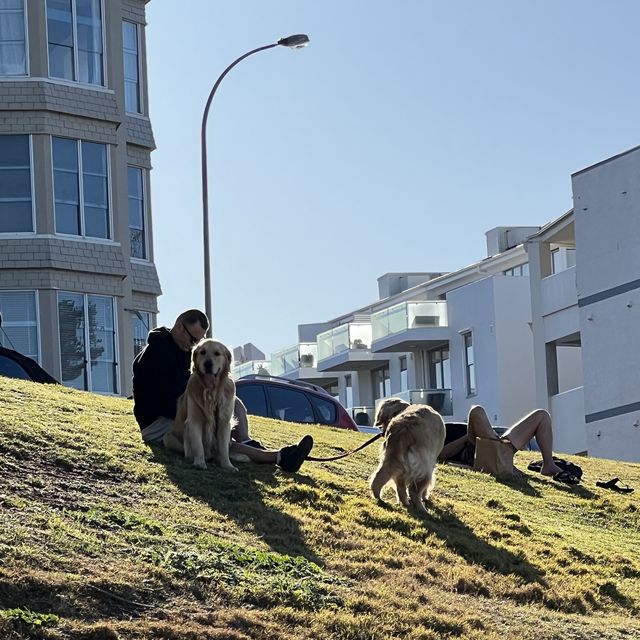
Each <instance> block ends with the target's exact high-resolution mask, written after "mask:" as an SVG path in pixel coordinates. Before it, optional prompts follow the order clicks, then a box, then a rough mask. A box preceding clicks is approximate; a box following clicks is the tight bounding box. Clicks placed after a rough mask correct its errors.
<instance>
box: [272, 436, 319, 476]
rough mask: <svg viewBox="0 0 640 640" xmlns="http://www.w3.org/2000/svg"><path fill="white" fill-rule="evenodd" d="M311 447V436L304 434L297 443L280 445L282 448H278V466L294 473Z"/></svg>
mask: <svg viewBox="0 0 640 640" xmlns="http://www.w3.org/2000/svg"><path fill="white" fill-rule="evenodd" d="M312 448H313V438H312V437H311V436H305V437H304V438H302V440H300V442H298V444H290V445H289V446H288V447H282V449H280V462H278V466H279V467H280V468H281V469H282V470H283V471H288V472H289V473H295V472H296V471H298V469H300V467H301V466H302V463H303V462H304V461H305V460H306V459H307V456H308V455H309V453H311V449H312Z"/></svg>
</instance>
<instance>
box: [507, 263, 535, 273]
mask: <svg viewBox="0 0 640 640" xmlns="http://www.w3.org/2000/svg"><path fill="white" fill-rule="evenodd" d="M502 273H503V274H504V275H505V276H528V275H529V263H528V262H525V263H524V264H519V265H517V266H515V267H512V268H511V269H507V270H506V271H503V272H502Z"/></svg>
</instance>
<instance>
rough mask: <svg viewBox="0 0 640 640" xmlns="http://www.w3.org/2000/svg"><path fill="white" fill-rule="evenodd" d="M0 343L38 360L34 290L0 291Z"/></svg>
mask: <svg viewBox="0 0 640 640" xmlns="http://www.w3.org/2000/svg"><path fill="white" fill-rule="evenodd" d="M0 313H1V314H2V329H0V345H1V346H3V347H6V348H7V349H13V350H14V351H18V352H20V353H21V354H22V355H24V356H27V357H29V358H31V359H33V360H35V361H36V362H40V357H39V352H40V349H39V344H38V319H37V311H36V292H35V291H0Z"/></svg>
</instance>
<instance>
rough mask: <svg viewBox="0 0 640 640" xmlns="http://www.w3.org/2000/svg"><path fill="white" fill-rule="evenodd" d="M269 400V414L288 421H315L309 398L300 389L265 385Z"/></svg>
mask: <svg viewBox="0 0 640 640" xmlns="http://www.w3.org/2000/svg"><path fill="white" fill-rule="evenodd" d="M267 393H268V394H269V400H270V402H271V414H272V416H273V417H274V418H277V419H278V420H287V421H288V422H315V421H316V419H315V418H314V416H313V408H312V407H311V403H310V402H309V398H307V396H306V395H305V394H304V393H302V392H301V391H294V390H293V389H284V388H281V387H274V386H267Z"/></svg>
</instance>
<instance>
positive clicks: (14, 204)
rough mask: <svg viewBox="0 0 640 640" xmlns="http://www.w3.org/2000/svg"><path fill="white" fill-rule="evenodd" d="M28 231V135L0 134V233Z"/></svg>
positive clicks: (30, 221) (30, 216)
mask: <svg viewBox="0 0 640 640" xmlns="http://www.w3.org/2000/svg"><path fill="white" fill-rule="evenodd" d="M1 1H2V0H0V2H1ZM28 231H33V205H32V191H31V144H30V140H29V136H28V135H0V233H20V232H28Z"/></svg>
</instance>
